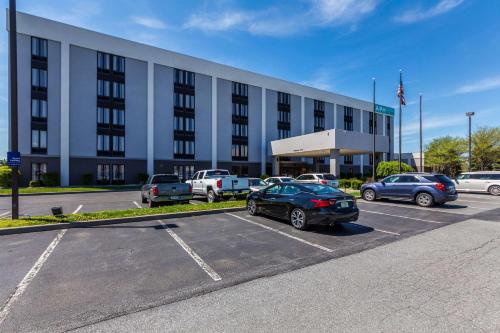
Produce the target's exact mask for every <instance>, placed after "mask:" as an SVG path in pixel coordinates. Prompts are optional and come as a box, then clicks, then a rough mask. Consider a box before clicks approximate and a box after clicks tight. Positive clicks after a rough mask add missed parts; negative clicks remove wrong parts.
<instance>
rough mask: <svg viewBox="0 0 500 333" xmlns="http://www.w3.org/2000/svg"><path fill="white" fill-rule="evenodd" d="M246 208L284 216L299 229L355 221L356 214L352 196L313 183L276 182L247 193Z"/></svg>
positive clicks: (250, 211)
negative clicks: (312, 225)
mask: <svg viewBox="0 0 500 333" xmlns="http://www.w3.org/2000/svg"><path fill="white" fill-rule="evenodd" d="M247 209H248V212H249V213H250V214H251V215H257V214H263V215H269V216H273V217H276V218H281V219H286V220H288V221H290V222H291V223H292V225H293V226H294V227H295V228H297V229H299V230H305V229H307V227H308V226H309V225H311V224H319V225H334V224H339V223H343V222H351V221H357V220H358V216H359V210H358V207H357V206H356V199H355V198H354V197H353V196H351V195H349V194H346V193H344V192H342V191H340V190H338V189H336V188H333V187H331V186H327V185H321V184H313V183H311V184H309V183H300V184H299V183H280V184H276V185H273V186H270V187H267V188H266V189H263V190H260V191H257V192H253V193H250V194H249V195H248V197H247Z"/></svg>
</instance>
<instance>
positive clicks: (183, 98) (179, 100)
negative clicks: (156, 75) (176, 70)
mask: <svg viewBox="0 0 500 333" xmlns="http://www.w3.org/2000/svg"><path fill="white" fill-rule="evenodd" d="M174 106H175V107H177V108H186V109H193V110H194V95H188V94H183V93H178V92H176V93H174Z"/></svg>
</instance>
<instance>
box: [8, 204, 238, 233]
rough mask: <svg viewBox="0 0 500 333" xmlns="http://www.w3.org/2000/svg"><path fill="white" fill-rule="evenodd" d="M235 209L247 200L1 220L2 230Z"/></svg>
mask: <svg viewBox="0 0 500 333" xmlns="http://www.w3.org/2000/svg"><path fill="white" fill-rule="evenodd" d="M234 207H245V200H237V201H225V202H217V203H211V204H210V203H206V204H200V205H190V204H186V205H172V206H160V207H156V208H132V209H127V210H106V211H101V212H93V213H80V214H69V215H64V216H63V217H54V216H51V215H47V216H32V217H26V218H21V219H19V220H6V219H5V220H3V219H2V220H0V228H12V227H21V226H32V225H40V224H52V223H60V222H83V221H93V220H104V219H113V218H121V217H132V216H144V215H155V214H166V213H181V212H196V211H202V210H211V209H223V208H234Z"/></svg>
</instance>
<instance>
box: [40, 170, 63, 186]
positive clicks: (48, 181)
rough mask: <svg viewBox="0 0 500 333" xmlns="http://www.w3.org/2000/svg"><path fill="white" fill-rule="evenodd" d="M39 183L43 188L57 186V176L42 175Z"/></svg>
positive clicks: (52, 174)
mask: <svg viewBox="0 0 500 333" xmlns="http://www.w3.org/2000/svg"><path fill="white" fill-rule="evenodd" d="M41 178H42V179H41V181H42V184H43V185H44V186H50V187H53V186H59V174H58V173H57V172H47V173H44V174H42V176H41Z"/></svg>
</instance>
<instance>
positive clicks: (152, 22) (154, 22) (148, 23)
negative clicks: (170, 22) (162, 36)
mask: <svg viewBox="0 0 500 333" xmlns="http://www.w3.org/2000/svg"><path fill="white" fill-rule="evenodd" d="M131 19H132V21H133V22H134V23H136V24H139V25H142V26H143V27H146V28H150V29H158V30H162V29H165V28H166V27H167V25H166V24H165V23H163V21H161V20H159V19H157V18H154V17H149V16H132V17H131Z"/></svg>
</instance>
